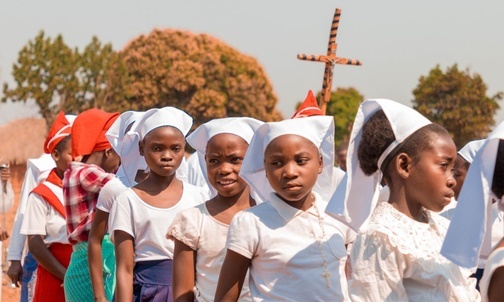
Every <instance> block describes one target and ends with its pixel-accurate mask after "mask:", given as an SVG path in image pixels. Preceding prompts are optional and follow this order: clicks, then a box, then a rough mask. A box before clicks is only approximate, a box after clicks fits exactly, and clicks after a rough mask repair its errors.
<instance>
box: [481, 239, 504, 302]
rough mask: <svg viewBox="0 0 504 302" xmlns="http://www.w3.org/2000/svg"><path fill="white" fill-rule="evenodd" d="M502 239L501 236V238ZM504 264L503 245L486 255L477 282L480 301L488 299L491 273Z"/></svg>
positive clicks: (485, 301)
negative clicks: (485, 260)
mask: <svg viewBox="0 0 504 302" xmlns="http://www.w3.org/2000/svg"><path fill="white" fill-rule="evenodd" d="M501 239H502V238H501ZM502 266H504V247H501V248H497V249H495V250H494V251H493V252H492V253H491V254H490V256H488V259H487V262H486V266H485V271H484V272H483V277H481V281H480V283H479V287H480V292H481V301H483V302H487V301H488V286H489V285H490V280H491V279H492V275H493V273H494V272H495V270H497V269H498V268H499V267H502Z"/></svg>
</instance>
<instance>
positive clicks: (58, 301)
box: [33, 243, 72, 302]
mask: <svg viewBox="0 0 504 302" xmlns="http://www.w3.org/2000/svg"><path fill="white" fill-rule="evenodd" d="M49 251H50V252H51V253H52V254H53V256H54V257H55V258H56V259H57V260H58V261H59V263H61V265H63V266H64V267H65V268H67V267H68V264H69V263H70V257H71V255H72V246H71V245H70V244H62V243H53V244H51V245H50V246H49ZM36 280H37V281H36V284H35V294H34V296H33V301H34V302H38V301H54V302H65V291H64V290H63V286H61V284H63V280H60V279H58V278H56V277H55V276H54V275H53V274H51V273H49V272H48V271H47V270H46V269H45V268H43V267H42V265H40V264H39V266H38V268H37V279H36Z"/></svg>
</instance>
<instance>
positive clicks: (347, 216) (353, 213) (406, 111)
mask: <svg viewBox="0 0 504 302" xmlns="http://www.w3.org/2000/svg"><path fill="white" fill-rule="evenodd" d="M380 109H381V110H383V112H384V113H385V115H386V117H387V119H388V121H389V122H390V125H391V126H392V131H393V132H394V136H395V141H394V142H392V143H391V144H390V146H389V147H388V148H387V149H386V150H385V151H384V152H383V153H382V155H381V156H380V159H379V160H378V171H377V172H375V173H374V174H373V175H370V176H366V175H365V174H364V172H363V171H362V169H361V168H360V165H359V160H358V158H357V149H358V147H359V144H360V142H361V140H362V127H363V126H364V124H365V123H366V122H367V121H368V120H369V118H370V117H371V116H373V115H374V114H375V113H376V112H377V111H379V110H380ZM430 123H431V122H430V121H429V120H428V119H427V118H425V117H424V116H422V115H421V114H420V113H418V112H417V111H415V110H413V109H412V108H409V107H407V106H405V105H403V104H400V103H397V102H394V101H391V100H386V99H375V100H365V101H364V102H362V104H361V105H360V106H359V110H358V111H357V115H356V117H355V121H354V124H353V128H352V133H351V136H350V142H349V145H348V153H347V174H346V176H345V178H344V179H343V181H342V182H341V184H340V185H339V186H338V188H337V189H336V192H334V195H333V196H332V197H331V200H330V202H329V205H328V206H327V208H326V212H327V213H328V214H329V215H331V216H333V217H334V218H336V219H338V220H340V221H341V222H343V223H345V224H347V225H348V226H349V227H350V228H352V229H353V230H355V231H359V230H360V229H361V228H364V227H365V225H366V223H367V221H368V219H369V217H370V215H371V213H372V211H373V209H374V208H375V206H376V203H377V201H378V196H379V189H380V180H381V177H382V172H381V171H380V167H381V165H382V163H383V161H384V160H385V159H386V158H387V156H388V155H389V154H390V153H391V152H392V151H394V150H395V149H396V147H397V146H398V145H399V144H400V143H402V142H404V141H405V140H406V139H407V138H408V137H409V136H410V135H411V134H413V133H414V132H415V131H417V130H418V129H420V128H422V127H424V126H426V125H428V124H430Z"/></svg>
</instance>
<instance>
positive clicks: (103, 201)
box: [96, 177, 127, 213]
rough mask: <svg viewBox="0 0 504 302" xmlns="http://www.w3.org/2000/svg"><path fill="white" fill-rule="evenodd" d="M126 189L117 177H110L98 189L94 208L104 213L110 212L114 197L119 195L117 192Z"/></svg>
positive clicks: (119, 192)
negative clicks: (98, 192)
mask: <svg viewBox="0 0 504 302" xmlns="http://www.w3.org/2000/svg"><path fill="white" fill-rule="evenodd" d="M126 189H127V187H126V186H125V185H124V183H123V182H122V181H121V180H120V179H119V178H117V177H115V178H112V179H111V180H110V181H108V182H107V183H106V184H105V185H104V186H103V187H102V189H101V190H100V194H99V195H98V201H97V203H96V208H97V209H99V210H101V211H103V212H105V213H110V210H111V209H112V205H113V204H114V201H115V199H116V198H117V197H118V196H119V194H121V193H122V192H124V191H126Z"/></svg>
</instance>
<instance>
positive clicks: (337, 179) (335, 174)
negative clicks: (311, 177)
mask: <svg viewBox="0 0 504 302" xmlns="http://www.w3.org/2000/svg"><path fill="white" fill-rule="evenodd" d="M345 174H346V173H345V171H343V170H341V169H340V168H339V167H333V170H332V179H331V187H330V188H322V187H321V184H320V183H319V182H316V183H315V185H314V186H313V189H312V190H313V191H315V192H320V191H322V190H324V191H326V192H327V191H328V192H329V195H332V194H334V191H336V189H337V188H338V186H339V185H340V183H341V181H342V180H343V178H345Z"/></svg>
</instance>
